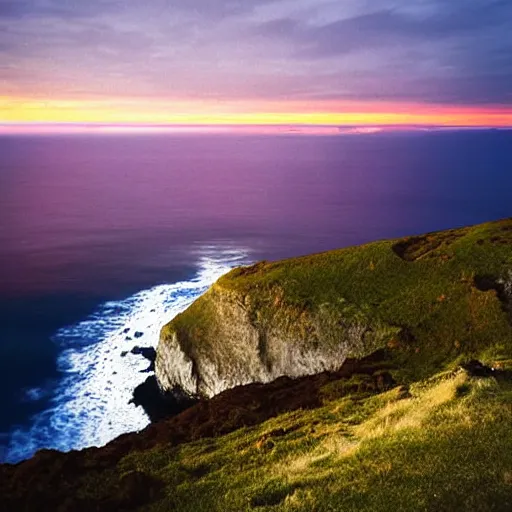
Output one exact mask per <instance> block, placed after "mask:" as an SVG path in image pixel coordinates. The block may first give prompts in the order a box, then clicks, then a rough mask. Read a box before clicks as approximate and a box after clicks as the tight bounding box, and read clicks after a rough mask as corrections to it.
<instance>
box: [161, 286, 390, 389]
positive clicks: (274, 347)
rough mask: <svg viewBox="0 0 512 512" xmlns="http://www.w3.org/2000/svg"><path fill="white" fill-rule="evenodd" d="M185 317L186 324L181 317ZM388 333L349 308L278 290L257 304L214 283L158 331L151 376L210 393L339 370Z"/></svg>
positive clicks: (166, 384)
mask: <svg viewBox="0 0 512 512" xmlns="http://www.w3.org/2000/svg"><path fill="white" fill-rule="evenodd" d="M187 317H190V318H191V319H192V325H190V326H189V325H185V322H182V320H183V319H187ZM194 317H195V320H196V322H194ZM394 332H396V329H393V328H391V327H389V326H386V325H385V324H383V323H382V322H378V321H375V320H371V319H370V318H369V317H368V316H366V315H365V314H364V312H363V311H358V310H356V309H355V308H354V307H348V306H346V307H345V311H341V310H340V309H339V308H334V307H332V305H330V304H328V303H326V304H322V305H321V306H320V307H319V308H314V309H312V310H311V309H308V308H306V307H302V308H297V307H293V306H290V305H286V304H285V303H284V300H283V297H282V292H281V290H279V289H274V290H272V292H271V293H267V294H266V295H265V296H263V294H261V295H260V296H259V298H258V304H255V303H254V301H253V297H252V296H251V295H250V294H244V293H242V292H240V291H236V290H230V289H228V288H226V287H223V286H222V284H221V283H217V284H215V285H214V286H213V287H212V288H211V289H210V290H209V291H208V292H207V293H206V294H205V295H204V296H202V297H201V298H200V299H199V300H198V301H197V302H196V303H195V304H194V305H193V306H192V308H191V309H190V310H187V312H186V313H185V314H184V317H182V318H180V317H178V318H177V319H176V320H175V321H173V322H171V324H169V325H168V326H166V327H165V328H164V329H163V330H162V334H161V338H160V343H159V347H158V351H157V359H156V376H157V379H158V382H159V384H160V386H161V387H162V389H163V390H165V391H173V390H174V392H175V393H178V394H179V393H181V392H184V393H185V394H187V395H192V396H197V395H199V396H206V397H211V396H214V395H216V394H218V393H220V392H221V391H224V390H225V389H229V388H232V387H235V386H238V385H243V384H249V383H251V382H263V383H265V382H270V381H272V380H274V379H276V378H278V377H280V376H283V375H286V376H289V377H301V376H304V375H312V374H315V373H319V372H322V371H325V370H329V371H334V370H337V369H338V368H340V366H341V365H342V363H343V362H344V361H345V359H346V358H347V357H363V356H365V355H368V354H370V353H372V352H373V351H374V350H375V349H376V348H377V347H379V346H381V345H382V344H383V342H384V341H385V340H386V339H389V338H390V336H392V334H393V333H394Z"/></svg>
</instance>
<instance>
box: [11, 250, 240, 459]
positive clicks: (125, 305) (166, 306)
mask: <svg viewBox="0 0 512 512" xmlns="http://www.w3.org/2000/svg"><path fill="white" fill-rule="evenodd" d="M195 256H196V257H197V258H198V267H199V271H198V273H197V275H196V276H195V277H194V278H193V279H191V280H190V281H183V282H179V283H174V284H165V285H159V286H155V287H153V288H151V289H149V290H144V291H141V292H139V293H136V294H135V295H132V296H131V297H128V298H126V299H124V300H121V301H112V302H107V303H105V304H103V305H102V306H100V307H99V308H98V310H97V311H96V312H95V313H94V314H93V315H91V316H90V317H89V318H87V319H85V320H84V321H82V322H80V323H78V324H75V325H71V326H68V327H64V328H62V329H60V330H59V331H58V332H57V333H56V334H55V336H54V340H55V342H56V343H58V344H59V345H60V346H61V347H62V352H61V353H60V356H59V359H58V366H59V370H60V371H61V374H62V379H61V380H60V382H59V383H58V384H57V386H56V388H55V389H54V390H53V395H52V399H51V406H50V408H49V409H47V410H45V411H44V412H42V413H40V414H37V415H36V416H35V417H34V418H33V423H32V425H31V427H30V428H28V429H21V428H19V429H15V430H14V431H13V432H12V434H11V438H10V442H9V444H8V447H7V454H6V457H5V460H6V461H7V462H18V461H20V460H23V459H26V458H28V457H31V456H32V455H33V454H34V453H35V452H36V451H37V450H39V449H41V448H54V449H58V450H62V451H69V450H72V449H80V448H84V447H87V446H102V445H104V444H105V443H107V442H109V441H111V440H112V439H114V438H115V437H117V436H119V435H121V434H123V433H126V432H133V431H137V430H140V429H142V428H144V427H145V426H147V425H148V423H149V419H148V417H147V416H146V414H145V413H144V411H143V409H142V408H141V407H136V406H134V405H133V404H131V403H130V400H131V398H132V392H133V390H134V388H135V387H136V386H138V385H139V384H141V383H142V382H144V380H145V379H146V378H147V376H148V374H147V373H144V370H146V369H147V368H148V366H149V362H148V361H147V360H146V359H144V358H143V357H141V356H140V355H135V354H131V353H130V350H131V349H132V348H133V347H134V346H136V345H138V346H142V347H150V346H151V347H155V348H156V345H157V343H158V337H159V332H160V329H161V327H162V326H163V325H164V324H165V323H167V322H168V321H169V320H170V319H172V318H173V317H174V316H176V315H177V314H178V313H180V312H181V311H183V310H184V309H185V308H186V307H187V306H189V305H190V304H191V303H192V302H193V301H194V300H195V299H196V298H197V297H198V296H199V295H201V294H202V293H204V292H205V291H206V290H207V288H208V287H209V286H210V285H211V284H212V283H213V282H214V281H215V280H216V279H218V278H219V277H220V276H221V275H222V274H224V273H226V272H227V271H228V270H229V269H230V268H233V267H234V266H237V265H241V264H245V263H247V262H248V261H247V259H248V252H247V251H245V250H240V249H235V248H229V247H228V248H221V249H219V248H218V247H216V246H213V245H212V246H206V247H202V248H200V250H198V251H196V254H195ZM136 333H137V337H136V336H135V334H136ZM141 333H142V335H141ZM127 338H128V339H127ZM129 338H131V339H129ZM125 352H127V353H125ZM124 353H125V354H124ZM42 394H43V390H42V389H34V390H29V392H28V395H29V397H30V398H31V399H37V398H39V396H41V395H42Z"/></svg>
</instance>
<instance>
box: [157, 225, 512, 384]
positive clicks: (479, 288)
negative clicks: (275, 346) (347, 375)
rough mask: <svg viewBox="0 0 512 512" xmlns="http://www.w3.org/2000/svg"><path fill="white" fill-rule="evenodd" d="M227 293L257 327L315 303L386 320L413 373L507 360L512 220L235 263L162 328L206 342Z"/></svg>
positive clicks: (398, 353)
mask: <svg viewBox="0 0 512 512" xmlns="http://www.w3.org/2000/svg"><path fill="white" fill-rule="evenodd" d="M226 292H232V293H234V294H236V295H237V296H239V298H240V300H241V301H242V302H243V303H244V304H245V305H246V307H247V308H248V309H249V310H250V311H251V315H252V316H253V317H254V318H257V321H258V323H259V325H262V326H265V325H271V324H272V323H274V325H275V323H276V321H277V319H278V318H279V315H278V312H279V311H284V313H283V314H281V316H280V318H281V319H282V318H292V317H293V318H294V322H295V323H296V324H297V323H300V321H301V318H302V314H303V313H307V314H309V313H314V312H315V311H318V310H320V309H322V308H323V309H324V310H325V308H329V310H330V311H333V317H335V314H339V315H340V316H341V317H345V318H347V317H348V319H349V320H350V321H354V322H358V321H361V322H363V321H366V322H367V323H371V322H373V324H378V325H379V326H385V327H386V328H387V329H388V331H389V333H390V335H389V337H388V339H387V344H386V349H387V350H388V351H390V352H392V357H393V358H394V360H395V361H396V363H397V366H398V367H400V368H401V369H402V373H403V375H402V377H403V378H404V379H408V380H410V381H412V380H414V379H417V378H423V377H425V376H428V375H429V374H431V373H432V372H434V371H438V370H440V369H442V368H446V367H447V365H450V364H451V363H452V362H454V361H455V362H458V361H460V360H462V359H464V358H466V359H467V358H472V357H476V358H480V359H483V360H485V361H486V362H488V363H492V364H495V363H496V362H499V361H501V360H508V359H512V329H511V322H512V219H504V220H501V221H497V222H489V223H486V224H481V225H477V226H473V227H465V228H461V229H451V230H447V231H440V232H435V233H429V234H426V235H423V236H413V237H408V238H403V239H398V240H386V241H379V242H374V243H369V244H366V245H362V246H357V247H350V248H346V249H339V250H334V251H329V252H325V253H320V254H313V255H310V256H304V257H299V258H291V259H287V260H282V261H277V262H260V263H257V264H255V265H252V266H249V267H241V268H236V269H234V270H232V271H231V272H229V273H228V274H226V275H225V276H223V277H221V278H220V279H219V280H218V282H217V283H216V284H215V285H214V286H213V288H212V290H210V292H208V293H207V294H205V295H204V296H202V297H201V298H199V299H198V300H197V301H196V302H195V303H194V304H193V305H192V306H191V307H190V308H189V309H188V310H186V311H185V312H184V313H182V314H181V315H178V316H177V317H176V318H175V319H174V320H173V321H172V322H170V323H169V324H168V325H167V326H166V327H164V330H163V333H164V335H165V333H166V332H168V331H177V332H178V333H179V334H180V335H181V336H180V337H181V339H183V340H185V341H186V343H189V344H196V345H197V346H200V345H201V344H202V343H204V344H207V343H210V344H211V343H212V340H209V339H208V336H209V330H210V329H211V326H212V324H214V322H215V318H214V308H213V307H212V304H213V303H214V301H215V294H218V293H221V294H222V293H226ZM386 332H387V331H386ZM210 338H212V339H213V338H214V337H213V336H210ZM213 342H215V340H213ZM370 348H371V349H372V350H373V349H374V348H375V347H369V350H368V352H370V351H371V350H370ZM383 348H384V347H383Z"/></svg>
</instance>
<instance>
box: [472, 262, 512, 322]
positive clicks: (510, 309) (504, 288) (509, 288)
mask: <svg viewBox="0 0 512 512" xmlns="http://www.w3.org/2000/svg"><path fill="white" fill-rule="evenodd" d="M474 285H475V288H476V289H477V290H480V291H481V292H488V291H490V290H494V291H495V292H496V296H497V297H498V299H499V301H500V302H501V304H502V308H503V311H505V313H507V314H508V317H509V321H510V323H511V324H512V273H511V272H509V275H508V277H507V278H498V279H496V278H495V277H493V276H489V275H476V276H475V278H474Z"/></svg>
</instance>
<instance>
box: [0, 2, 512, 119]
mask: <svg viewBox="0 0 512 512" xmlns="http://www.w3.org/2000/svg"><path fill="white" fill-rule="evenodd" d="M511 55H512V2H511V1H510V0H337V1H336V0H145V1H144V2H137V1H134V0H131V1H123V0H87V1H84V0H0V123H2V124H4V125H7V124H9V125H11V124H13V123H21V124H23V123H104V124H113V125H148V124H150V125H166V124H178V125H179V124H206V125H215V124H227V125H232V124H235V125H236V124H266V125H275V124H307V125H396V124H398V125H401V124H426V125H432V124H433V125H465V126H512V58H511Z"/></svg>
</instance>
